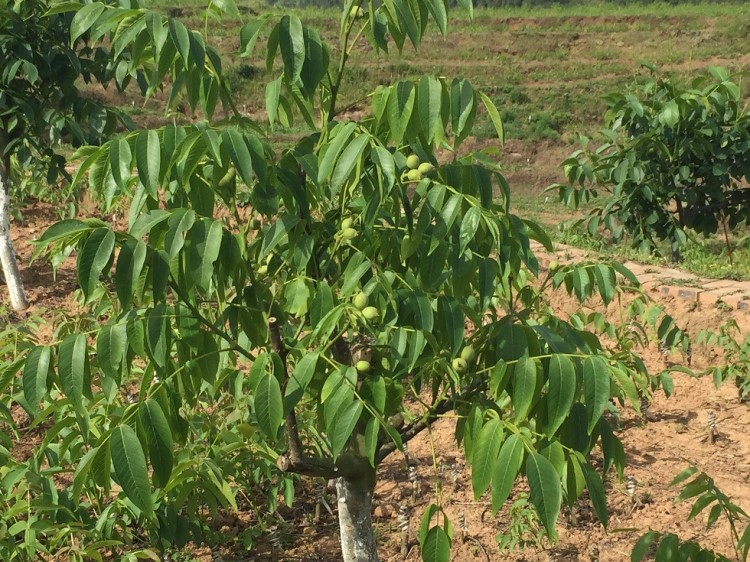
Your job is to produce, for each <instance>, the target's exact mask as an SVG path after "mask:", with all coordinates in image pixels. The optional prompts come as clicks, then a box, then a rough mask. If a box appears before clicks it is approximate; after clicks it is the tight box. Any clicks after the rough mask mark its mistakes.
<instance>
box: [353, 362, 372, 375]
mask: <svg viewBox="0 0 750 562" xmlns="http://www.w3.org/2000/svg"><path fill="white" fill-rule="evenodd" d="M354 368H355V369H357V372H358V373H363V374H365V375H366V374H367V373H369V372H370V371H372V366H371V365H370V362H369V361H365V360H364V359H363V360H362V361H357V364H356V365H354Z"/></svg>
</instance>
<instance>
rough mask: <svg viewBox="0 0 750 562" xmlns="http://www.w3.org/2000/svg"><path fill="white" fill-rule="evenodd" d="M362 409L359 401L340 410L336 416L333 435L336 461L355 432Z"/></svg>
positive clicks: (332, 447) (332, 444) (332, 446)
mask: <svg viewBox="0 0 750 562" xmlns="http://www.w3.org/2000/svg"><path fill="white" fill-rule="evenodd" d="M362 408H363V405H362V402H360V401H359V400H357V401H355V402H350V403H349V404H347V405H345V406H341V407H340V408H339V413H338V414H336V421H335V427H334V428H333V432H332V433H331V450H332V453H333V458H334V460H335V459H336V458H337V457H338V456H339V454H340V453H341V451H342V450H343V449H344V446H345V445H346V442H347V441H348V440H349V437H350V436H351V434H352V432H353V431H354V427H355V426H356V425H357V421H359V416H360V415H362Z"/></svg>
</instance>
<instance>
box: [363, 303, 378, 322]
mask: <svg viewBox="0 0 750 562" xmlns="http://www.w3.org/2000/svg"><path fill="white" fill-rule="evenodd" d="M362 316H364V317H365V320H368V321H370V322H372V321H374V320H377V319H378V318H380V312H379V311H378V309H377V308H375V307H374V306H366V307H365V308H364V309H363V310H362Z"/></svg>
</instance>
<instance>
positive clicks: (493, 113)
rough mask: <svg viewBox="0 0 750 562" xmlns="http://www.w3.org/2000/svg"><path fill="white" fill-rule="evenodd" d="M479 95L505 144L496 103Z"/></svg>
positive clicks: (484, 95) (498, 135)
mask: <svg viewBox="0 0 750 562" xmlns="http://www.w3.org/2000/svg"><path fill="white" fill-rule="evenodd" d="M437 1H440V0H437ZM479 95H480V96H481V97H482V103H483V104H484V108H485V109H486V110H487V115H489V116H490V121H492V125H493V126H494V127H495V132H496V133H497V138H498V140H499V141H500V144H504V143H505V129H504V128H503V121H502V119H501V118H500V113H498V111H497V107H495V104H494V103H492V100H491V99H490V98H489V96H487V95H486V94H484V93H482V92H479Z"/></svg>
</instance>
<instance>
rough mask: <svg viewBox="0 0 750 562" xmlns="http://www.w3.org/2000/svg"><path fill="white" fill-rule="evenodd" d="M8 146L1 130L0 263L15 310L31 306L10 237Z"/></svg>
mask: <svg viewBox="0 0 750 562" xmlns="http://www.w3.org/2000/svg"><path fill="white" fill-rule="evenodd" d="M6 146H7V143H6V138H5V134H4V133H2V132H0V265H2V268H3V276H4V277H5V284H6V285H7V286H8V293H9V295H10V304H11V306H12V307H13V309H14V310H18V311H20V310H25V309H27V308H28V306H29V301H28V300H26V294H25V293H24V290H23V282H22V281H21V272H20V271H19V269H18V262H17V261H16V252H15V250H14V249H13V241H12V240H11V238H10V219H9V217H8V207H9V199H10V154H4V152H5V148H6Z"/></svg>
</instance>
